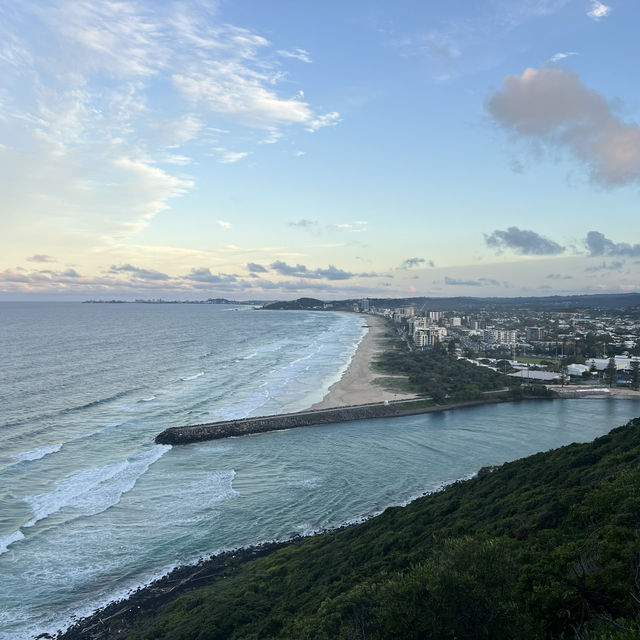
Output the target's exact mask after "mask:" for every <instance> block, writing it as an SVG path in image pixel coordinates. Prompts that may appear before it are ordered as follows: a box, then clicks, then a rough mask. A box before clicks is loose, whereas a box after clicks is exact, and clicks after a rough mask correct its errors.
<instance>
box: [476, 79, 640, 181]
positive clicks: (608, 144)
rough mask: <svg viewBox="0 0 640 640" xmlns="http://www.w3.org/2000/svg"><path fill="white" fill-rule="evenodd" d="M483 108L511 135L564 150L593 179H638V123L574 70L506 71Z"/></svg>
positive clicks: (639, 134)
mask: <svg viewBox="0 0 640 640" xmlns="http://www.w3.org/2000/svg"><path fill="white" fill-rule="evenodd" d="M486 108H487V110H488V111H489V113H490V114H491V115H492V116H493V118H494V119H495V121H496V122H497V123H498V124H499V125H500V126H502V127H503V128H504V129H506V130H507V131H508V132H510V133H511V134H513V135H514V136H515V137H518V138H521V139H523V140H526V141H529V142H531V143H533V144H534V145H537V146H538V148H540V147H543V148H544V147H547V148H549V149H554V150H561V151H565V152H568V153H569V154H570V155H572V156H573V157H574V158H576V159H578V160H579V161H580V162H582V163H583V164H584V165H586V167H587V168H588V170H589V172H590V177H591V179H592V181H594V182H596V183H599V184H601V185H604V186H618V185H625V184H631V183H638V182H640V126H638V124H636V123H635V122H624V121H622V120H621V119H620V118H619V117H618V116H617V115H616V113H615V112H614V110H613V108H612V106H611V104H610V103H609V102H608V101H607V100H606V99H605V98H604V97H603V96H601V95H600V94H599V93H596V92H595V91H594V90H593V89H590V88H588V87H586V86H585V85H584V84H582V82H581V81H580V78H579V77H578V75H577V74H575V73H572V72H569V71H562V70H560V69H555V68H546V69H526V70H525V71H524V72H523V74H522V75H521V76H516V75H509V76H507V77H506V78H505V80H504V82H503V85H502V88H501V89H500V90H499V91H495V92H494V93H493V94H492V95H490V96H489V98H488V99H487V102H486Z"/></svg>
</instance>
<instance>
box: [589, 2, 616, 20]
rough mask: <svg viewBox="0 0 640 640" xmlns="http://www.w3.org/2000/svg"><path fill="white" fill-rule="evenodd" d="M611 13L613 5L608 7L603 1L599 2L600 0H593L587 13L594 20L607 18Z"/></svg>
mask: <svg viewBox="0 0 640 640" xmlns="http://www.w3.org/2000/svg"><path fill="white" fill-rule="evenodd" d="M610 13H611V7H608V6H607V5H606V4H603V3H602V2H598V0H593V1H592V2H591V9H589V11H587V15H588V16H589V17H590V18H591V19H592V20H600V19H601V18H606V17H607V16H608V15H609V14H610Z"/></svg>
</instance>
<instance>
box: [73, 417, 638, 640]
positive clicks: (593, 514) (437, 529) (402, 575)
mask: <svg viewBox="0 0 640 640" xmlns="http://www.w3.org/2000/svg"><path fill="white" fill-rule="evenodd" d="M638 531H640V418H638V419H635V420H633V421H631V422H630V423H629V424H627V425H626V426H624V427H620V428H618V429H614V430H613V431H612V432H611V433H609V434H608V435H606V436H603V437H601V438H598V439H597V440H595V441H594V442H592V443H589V444H572V445H570V446H567V447H562V448H560V449H556V450H554V451H549V452H546V453H539V454H536V455H534V456H530V457H528V458H523V459H521V460H517V461H515V462H509V463H506V464H504V465H502V466H500V467H498V468H486V469H483V470H481V471H480V472H479V473H478V476H477V477H476V478H474V479H472V480H469V481H466V482H460V483H456V484H454V485H451V486H449V487H448V488H447V489H445V490H444V491H442V492H440V493H437V494H434V495H430V496H426V497H423V498H420V499H418V500H416V501H414V502H412V503H411V504H409V505H408V506H406V507H395V508H390V509H387V510H386V511H385V512H384V513H383V514H382V515H380V516H378V517H376V518H373V519H371V520H369V521H367V522H365V523H363V524H360V525H357V526H352V527H348V528H346V529H343V530H339V531H333V532H329V533H325V534H323V535H319V536H315V537H312V538H308V539H305V540H303V541H298V542H297V543H295V544H289V545H286V546H284V547H281V548H279V549H277V550H275V551H273V552H272V553H270V554H269V555H266V556H263V557H256V556H259V555H260V553H257V552H255V551H247V552H245V553H244V554H243V552H234V553H233V554H229V555H228V556H227V557H226V558H223V559H219V560H217V561H214V560H212V561H211V563H210V564H205V565H202V566H200V567H198V568H196V569H192V570H191V574H189V573H184V572H183V573H182V574H178V575H177V576H175V577H172V576H169V578H168V579H167V581H166V584H165V586H164V587H162V588H160V587H159V588H158V589H157V593H158V594H160V595H157V596H154V597H155V598H157V599H158V600H155V601H153V600H152V601H148V600H147V601H143V600H137V601H136V600H135V598H136V597H139V596H136V595H134V596H133V599H132V600H131V601H130V602H129V603H119V604H114V605H112V607H113V609H112V611H113V613H114V615H111V613H112V612H111V611H107V612H105V613H102V614H96V616H94V617H93V618H92V619H90V620H89V621H87V622H86V623H84V624H85V627H77V628H76V630H75V632H70V633H69V634H68V635H67V634H65V636H64V638H68V639H69V640H71V639H76V638H78V639H80V638H87V637H92V638H101V639H107V638H116V637H118V638H120V637H124V636H125V635H127V633H130V634H131V635H130V636H128V637H130V638H133V639H138V640H140V639H147V640H151V639H154V640H161V639H165V640H169V639H171V640H191V639H192V638H199V639H202V640H205V639H223V638H229V639H232V638H233V639H240V638H246V639H249V638H252V639H258V638H265V639H268V638H281V639H292V638H299V639H313V640H333V639H342V640H354V639H356V638H370V639H372V640H395V639H398V638H402V639H403V640H418V639H427V638H451V639H452V638H459V639H468V640H473V639H475V638H491V639H492V640H512V639H513V638H526V639H527V640H538V639H539V640H542V639H553V638H557V639H558V640H559V639H560V638H563V639H564V640H569V639H574V640H631V639H632V638H638V637H640V578H639V576H640V536H639V535H638ZM185 571H186V570H185ZM202 584H206V585H207V586H202V587H200V588H195V587H199V586H200V585H202ZM180 585H183V586H182V587H181V586H180ZM185 585H186V586H185ZM180 588H182V589H183V590H184V589H189V592H188V593H185V594H184V595H182V596H181V597H179V598H177V599H176V600H175V601H173V602H170V603H168V604H167V603H166V601H167V599H168V598H170V597H171V596H170V595H168V593H169V592H172V591H173V593H177V592H178V591H179V590H180ZM174 589H175V591H174ZM167 590H168V591H167ZM139 603H141V604H142V605H143V606H142V607H140V604H139ZM103 618H104V620H106V621H108V622H104V621H103ZM83 629H84V630H86V631H87V635H83V633H84V630H83ZM89 629H91V632H90V633H89Z"/></svg>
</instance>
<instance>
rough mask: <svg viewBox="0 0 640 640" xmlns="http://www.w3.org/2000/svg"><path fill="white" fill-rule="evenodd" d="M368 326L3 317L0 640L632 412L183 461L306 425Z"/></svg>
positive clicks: (470, 423)
mask: <svg viewBox="0 0 640 640" xmlns="http://www.w3.org/2000/svg"><path fill="white" fill-rule="evenodd" d="M362 324H363V323H362V318H361V317H360V316H357V315H354V314H342V313H324V312H285V311H280V312H279V311H257V310H254V309H251V308H250V307H242V306H229V305H187V304H183V305H180V304H173V305H172V304H80V303H35V302H34V303H0V328H1V331H0V355H1V356H2V365H3V366H2V368H1V369H0V389H1V394H0V576H2V579H1V580H0V638H6V639H7V640H19V639H23V638H31V637H33V636H34V635H37V634H39V633H42V632H49V633H52V632H55V631H56V630H57V629H60V628H64V627H65V626H67V625H68V624H69V623H70V622H72V620H73V619H74V617H79V616H83V615H87V614H89V613H91V612H92V611H93V610H94V609H95V608H96V607H99V606H101V605H104V604H106V603H107V602H109V601H111V600H114V599H118V598H121V597H124V596H125V595H126V594H127V593H128V592H130V591H131V590H132V589H135V588H136V587H138V586H140V585H143V584H146V583H148V582H149V581H151V580H153V579H154V578H156V577H159V576H161V575H163V574H164V573H166V572H167V571H169V570H170V569H172V568H173V567H175V566H177V565H179V564H185V563H191V562H195V561H197V560H198V559H199V558H201V557H203V556H206V555H210V554H213V553H216V552H219V551H223V550H229V549H233V548H238V547H242V546H247V545H252V544H256V543H260V542H266V541H269V540H283V539H287V538H290V537H292V536H296V535H307V534H311V533H313V532H316V531H320V530H323V529H326V528H331V527H335V526H339V525H342V524H345V523H350V522H357V521H359V520H361V519H363V518H366V517H369V516H371V515H374V514H376V513H379V512H380V511H382V510H383V509H384V508H385V507H387V506H389V505H393V504H404V503H406V502H408V501H410V500H411V499H413V498H415V497H416V496H418V495H421V494H423V493H425V492H428V491H433V490H437V489H438V488H440V487H442V486H443V485H444V484H446V483H448V482H451V481H454V480H456V479H459V478H463V477H467V476H469V475H470V474H473V473H474V472H476V471H477V470H478V469H479V468H480V467H482V466H485V465H489V464H500V463H502V462H504V461H506V460H511V459H515V458H518V457H522V456H525V455H529V454H531V453H534V452H536V451H541V450H546V449H549V448H552V447H556V446H560V445H563V444H567V443H569V442H573V441H587V440H591V439H593V438H594V437H596V436H598V435H600V434H602V433H605V432H606V431H608V430H610V429H611V428H613V427H615V426H618V425H620V424H623V423H624V422H626V421H627V420H629V419H630V418H632V417H635V416H636V415H638V414H640V403H638V402H636V401H631V400H626V401H625V400H623V401H620V400H618V401H615V400H609V399H598V400H556V401H549V402H522V403H515V404H502V405H489V406H484V407H476V408H472V409H465V410H458V411H453V412H446V413H442V414H427V415H422V416H409V417H406V418H396V419H391V420H368V421H358V422H351V423H344V424H340V425H326V426H318V427H311V428H305V429H292V430H289V431H280V432H273V433H267V434H259V435H253V436H247V437H243V438H231V439H227V440H221V441H213V442H205V443H199V444H194V445H188V446H183V447H174V448H171V447H168V446H161V445H156V444H154V441H153V439H154V437H155V435H156V434H157V433H159V432H160V431H162V430H163V429H165V428H167V427H169V426H179V425H184V424H196V423H201V422H207V421H214V420H221V419H228V418H236V417H243V416H250V415H267V414H274V413H282V412H290V411H297V410H301V409H304V408H307V407H309V406H310V405H311V404H313V403H314V402H317V401H319V400H320V399H321V398H322V397H323V396H324V395H325V393H326V392H327V390H328V388H329V386H330V385H331V384H333V383H334V382H335V381H337V380H338V379H339V378H340V376H341V375H342V373H343V372H344V370H345V369H346V367H347V366H348V363H349V361H350V359H351V356H352V355H353V353H354V352H355V349H356V347H357V344H358V342H359V341H360V339H361V338H362V336H363V332H364V329H363V327H362Z"/></svg>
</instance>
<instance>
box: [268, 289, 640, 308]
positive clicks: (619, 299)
mask: <svg viewBox="0 0 640 640" xmlns="http://www.w3.org/2000/svg"><path fill="white" fill-rule="evenodd" d="M368 300H369V303H370V305H371V306H373V307H381V308H393V307H406V306H414V307H416V308H417V309H424V310H427V311H454V310H455V311H462V312H473V311H480V310H487V311H489V310H500V309H505V308H513V309H522V310H530V311H567V312H579V311H581V310H585V309H603V310H608V309H609V310H613V309H627V308H630V307H640V293H609V294H593V295H579V296H543V297H534V296H531V297H519V298H474V297H470V296H459V297H454V298H427V297H413V298H368ZM359 302H360V299H356V298H351V299H347V300H329V301H322V300H316V299H315V298H299V299H298V300H290V301H283V302H273V303H271V304H268V305H265V307H264V308H265V309H323V308H325V307H328V308H330V309H332V310H336V311H353V308H354V305H357V304H358V303H359Z"/></svg>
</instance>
